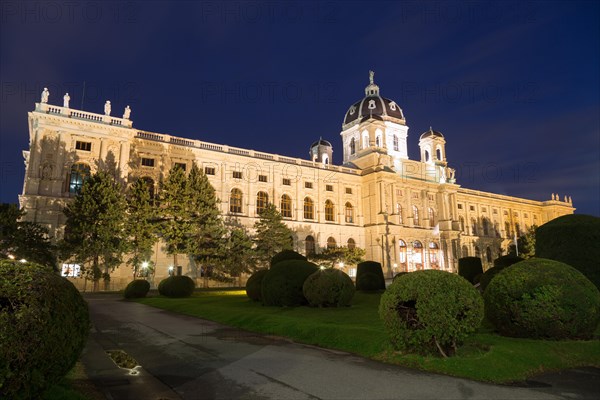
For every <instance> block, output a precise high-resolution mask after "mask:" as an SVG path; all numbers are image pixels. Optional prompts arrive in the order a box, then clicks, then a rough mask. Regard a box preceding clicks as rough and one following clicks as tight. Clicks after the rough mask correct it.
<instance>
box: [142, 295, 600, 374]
mask: <svg viewBox="0 0 600 400" xmlns="http://www.w3.org/2000/svg"><path fill="white" fill-rule="evenodd" d="M380 296H381V294H379V293H360V292H357V293H356V295H355V297H354V299H353V302H352V306H351V307H345V308H322V309H319V308H309V307H294V308H279V307H264V306H262V305H260V304H259V303H255V302H252V301H251V300H249V299H248V298H247V297H246V294H245V291H243V290H211V291H198V292H196V293H195V294H194V296H193V297H190V298H186V299H169V298H165V297H149V298H144V299H139V300H138V301H139V302H140V303H143V304H147V305H150V306H154V307H159V308H162V309H166V310H170V311H174V312H178V313H182V314H187V315H191V316H195V317H199V318H205V319H208V320H212V321H216V322H220V323H222V324H225V325H229V326H234V327H238V328H243V329H246V330H249V331H254V332H260V333H265V334H270V335H277V336H284V337H287V338H291V339H293V340H294V341H297V342H301V343H307V344H312V345H317V346H321V347H326V348H330V349H336V350H342V351H347V352H351V353H355V354H359V355H361V356H364V357H368V358H372V359H376V360H380V361H384V362H388V363H392V364H398V365H402V366H406V367H411V368H418V369H421V370H426V371H431V372H438V373H442V374H448V375H453V376H460V377H464V378H470V379H475V380H480V381H487V382H495V383H509V382H517V381H523V380H524V379H526V378H528V377H530V376H533V375H535V374H538V373H540V372H545V371H554V370H560V369H564V368H573V367H581V366H596V367H600V341H599V340H591V341H544V340H531V339H516V338H507V337H502V336H499V335H496V334H494V332H493V331H492V330H491V329H490V328H489V327H485V326H484V327H482V328H480V330H479V331H478V332H477V333H476V334H475V335H473V336H472V337H471V338H470V339H469V340H468V341H467V342H466V343H465V344H464V345H463V346H462V347H461V348H460V349H459V351H458V354H457V355H456V356H454V357H451V358H448V359H442V358H440V357H437V356H419V355H414V354H400V353H398V352H394V351H393V350H392V349H391V347H390V346H389V344H388V341H387V337H386V335H385V333H384V330H383V325H382V323H381V321H380V320H379V316H378V313H377V308H378V306H379V298H380ZM596 339H597V338H596Z"/></svg>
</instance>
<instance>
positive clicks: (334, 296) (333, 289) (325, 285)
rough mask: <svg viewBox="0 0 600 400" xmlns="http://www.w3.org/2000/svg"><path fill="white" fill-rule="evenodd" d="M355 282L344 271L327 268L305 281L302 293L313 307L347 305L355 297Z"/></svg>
mask: <svg viewBox="0 0 600 400" xmlns="http://www.w3.org/2000/svg"><path fill="white" fill-rule="evenodd" d="M354 292H355V289H354V282H352V279H351V278H350V277H349V276H348V275H347V274H346V273H344V272H343V271H340V270H339V269H335V268H326V269H322V270H319V271H317V272H315V273H313V274H312V275H310V276H309V277H308V278H306V280H305V281H304V285H303V286H302V293H303V294H304V297H305V298H306V300H307V301H308V304H309V305H310V306H313V307H346V306H349V305H350V301H351V300H352V297H354Z"/></svg>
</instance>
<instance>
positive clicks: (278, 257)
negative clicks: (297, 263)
mask: <svg viewBox="0 0 600 400" xmlns="http://www.w3.org/2000/svg"><path fill="white" fill-rule="evenodd" d="M285 260H303V261H306V257H304V256H303V255H302V254H300V253H296V252H295V251H293V250H283V251H280V252H279V253H277V254H275V255H274V256H273V258H271V267H272V266H273V265H275V264H277V263H278V262H281V261H285Z"/></svg>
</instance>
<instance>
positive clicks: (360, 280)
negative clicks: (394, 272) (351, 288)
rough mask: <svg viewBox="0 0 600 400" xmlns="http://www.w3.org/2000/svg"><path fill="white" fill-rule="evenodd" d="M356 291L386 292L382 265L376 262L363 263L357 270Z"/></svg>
mask: <svg viewBox="0 0 600 400" xmlns="http://www.w3.org/2000/svg"><path fill="white" fill-rule="evenodd" d="M356 290H363V291H367V292H370V291H375V290H385V278H384V277H383V269H381V264H380V263H378V262H376V261H363V262H361V263H360V264H358V266H357V268H356Z"/></svg>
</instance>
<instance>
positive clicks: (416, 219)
mask: <svg viewBox="0 0 600 400" xmlns="http://www.w3.org/2000/svg"><path fill="white" fill-rule="evenodd" d="M413 225H414V226H419V209H418V208H417V206H413Z"/></svg>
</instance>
